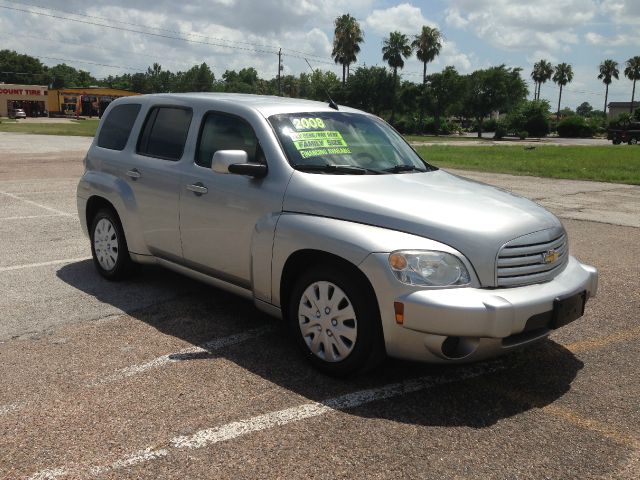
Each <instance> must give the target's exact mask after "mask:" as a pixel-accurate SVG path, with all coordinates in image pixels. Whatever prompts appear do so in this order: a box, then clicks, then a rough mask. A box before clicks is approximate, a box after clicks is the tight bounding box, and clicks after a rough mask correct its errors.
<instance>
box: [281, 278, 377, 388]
mask: <svg viewBox="0 0 640 480" xmlns="http://www.w3.org/2000/svg"><path fill="white" fill-rule="evenodd" d="M363 282H365V280H364V279H362V278H360V277H359V276H358V275H356V274H354V273H352V272H348V271H345V269H338V268H332V267H327V266H316V267H314V268H312V269H311V270H310V271H307V272H305V273H304V274H302V275H301V277H300V278H299V279H298V281H297V282H296V284H295V286H294V288H293V291H292V294H291V295H290V297H289V305H288V320H289V326H290V328H291V332H292V334H293V336H294V338H295V340H296V343H297V344H298V346H299V347H300V348H301V350H302V352H303V354H304V355H305V357H306V358H307V359H308V360H309V361H310V362H311V363H312V364H313V365H314V366H315V367H316V368H318V369H319V370H321V371H323V372H325V373H328V374H331V375H337V376H347V375H351V374H354V373H357V372H362V371H367V370H370V369H372V368H374V367H376V366H377V365H378V364H379V363H380V362H381V361H382V359H383V358H384V342H383V336H382V327H381V322H380V313H379V310H378V307H377V301H376V298H375V295H374V294H373V291H372V289H371V288H370V286H369V285H368V284H363Z"/></svg>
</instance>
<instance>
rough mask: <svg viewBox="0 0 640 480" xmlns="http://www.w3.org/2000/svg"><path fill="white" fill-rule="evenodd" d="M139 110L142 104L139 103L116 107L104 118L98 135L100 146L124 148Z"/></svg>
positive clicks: (112, 148) (111, 148) (114, 148)
mask: <svg viewBox="0 0 640 480" xmlns="http://www.w3.org/2000/svg"><path fill="white" fill-rule="evenodd" d="M139 111H140V105H139V104H137V103H128V104H126V105H118V106H117V107H114V108H113V109H112V110H111V111H110V112H109V115H108V116H107V118H105V119H104V123H103V124H102V128H101V129H100V135H99V136H98V146H99V147H102V148H108V149H110V150H122V149H124V146H125V145H126V144H127V140H129V134H130V133H131V127H133V123H134V122H135V121H136V118H137V117H138V112H139Z"/></svg>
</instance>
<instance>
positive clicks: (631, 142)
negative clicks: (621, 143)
mask: <svg viewBox="0 0 640 480" xmlns="http://www.w3.org/2000/svg"><path fill="white" fill-rule="evenodd" d="M637 144H638V139H637V138H635V137H634V138H631V139H629V145H637Z"/></svg>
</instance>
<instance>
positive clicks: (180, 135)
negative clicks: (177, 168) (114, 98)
mask: <svg viewBox="0 0 640 480" xmlns="http://www.w3.org/2000/svg"><path fill="white" fill-rule="evenodd" d="M191 117H192V111H191V109H188V108H181V107H155V108H153V109H152V110H151V111H150V112H149V115H148V116H147V121H146V122H145V125H144V128H143V129H142V134H141V135H140V140H139V141H138V153H140V154H142V155H149V156H151V157H158V158H163V159H165V160H180V157H182V152H183V151H184V145H185V142H186V141H187V134H188V133H189V125H190V124H191Z"/></svg>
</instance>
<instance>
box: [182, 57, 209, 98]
mask: <svg viewBox="0 0 640 480" xmlns="http://www.w3.org/2000/svg"><path fill="white" fill-rule="evenodd" d="M214 82H215V76H214V75H213V72H212V71H211V69H210V68H209V66H208V65H207V64H206V63H202V64H200V65H194V66H193V67H191V68H190V69H189V70H187V71H186V72H178V73H177V74H176V85H175V91H176V92H212V91H213V90H214Z"/></svg>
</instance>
